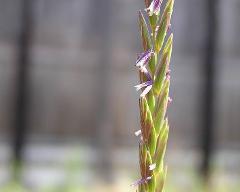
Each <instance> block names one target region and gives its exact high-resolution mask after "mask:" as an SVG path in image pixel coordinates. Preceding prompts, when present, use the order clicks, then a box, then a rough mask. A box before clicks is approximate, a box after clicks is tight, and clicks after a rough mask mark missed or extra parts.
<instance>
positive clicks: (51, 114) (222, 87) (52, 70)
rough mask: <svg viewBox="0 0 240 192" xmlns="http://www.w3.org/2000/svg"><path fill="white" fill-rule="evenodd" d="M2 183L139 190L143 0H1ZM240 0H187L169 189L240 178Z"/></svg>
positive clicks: (221, 184)
mask: <svg viewBox="0 0 240 192" xmlns="http://www.w3.org/2000/svg"><path fill="white" fill-rule="evenodd" d="M0 5H1V6H0V106H1V107H0V133H1V134H0V191H3V192H4V191H9V192H21V191H24V192H25V191H26V192H28V191H33V192H35V191H36V192H55V191H58V192H59V191H60V192H61V191H62V192H72V191H75V192H78V191H80V192H81V191H93V192H95V191H96V192H101V191H104V192H106V191H116V192H118V191H135V189H134V188H133V187H130V184H131V183H132V182H134V180H136V179H138V178H139V170H138V169H139V168H138V138H136V137H135V136H134V132H135V131H136V130H138V129H139V113H138V97H139V93H137V92H136V91H135V89H134V88H133V86H134V85H136V84H137V83H138V75H137V74H138V73H137V70H136V68H135V67H134V63H135V59H136V53H139V52H141V45H140V36H139V33H138V24H137V11H138V10H139V9H143V8H144V2H143V0H131V1H129V0H121V1H120V0H101V1H100V0H0ZM239 21H240V0H227V1H224V0H203V1H199V0H176V1H175V10H174V15H173V21H172V29H171V30H172V31H173V32H174V35H175V38H174V39H175V40H174V52H173V58H172V62H171V70H172V72H171V73H172V87H171V96H172V98H173V103H172V104H171V106H170V108H169V119H170V125H171V131H170V140H169V145H168V151H167V157H166V162H167V164H168V167H169V171H168V180H167V184H166V185H167V186H166V187H167V190H166V191H170V192H175V191H176V192H179V191H186V190H189V191H193V192H194V191H206V190H205V189H204V185H203V184H204V183H205V184H206V183H207V184H208V185H209V189H208V190H209V191H217V192H225V191H239V190H240V183H239V181H240V151H239V150H240V118H239V117H240V116H239V115H240V76H239V72H240V38H239V34H240V23H239Z"/></svg>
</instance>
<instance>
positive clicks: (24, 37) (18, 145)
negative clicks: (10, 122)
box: [13, 0, 31, 174]
mask: <svg viewBox="0 0 240 192" xmlns="http://www.w3.org/2000/svg"><path fill="white" fill-rule="evenodd" d="M21 8H22V10H21V17H20V22H21V27H20V32H19V41H18V61H17V77H16V108H15V121H14V136H13V160H14V163H16V164H15V168H18V165H20V166H21V163H22V158H23V146H24V142H25V136H26V126H27V118H26V115H27V101H28V69H29V45H30V34H31V0H22V4H21ZM16 166H17V167H16ZM15 171H16V169H15ZM17 174H18V173H17Z"/></svg>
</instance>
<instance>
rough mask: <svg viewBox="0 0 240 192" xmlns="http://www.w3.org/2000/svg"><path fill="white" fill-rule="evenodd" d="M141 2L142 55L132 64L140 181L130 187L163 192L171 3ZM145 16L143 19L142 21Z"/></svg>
mask: <svg viewBox="0 0 240 192" xmlns="http://www.w3.org/2000/svg"><path fill="white" fill-rule="evenodd" d="M162 3H163V0H152V1H150V0H145V5H146V9H145V13H143V12H142V11H139V26H140V33H141V39H142V47H143V53H141V54H140V55H139V57H138V59H137V61H136V65H135V66H136V67H137V69H138V71H139V77H140V84H139V85H136V86H135V88H136V89H137V91H140V90H141V91H142V93H141V94H140V98H139V110H140V123H141V129H140V130H138V131H136V132H135V135H136V136H139V137H140V142H139V164H140V173H141V178H140V179H139V180H137V181H136V182H135V183H134V184H133V186H137V188H138V189H137V191H138V192H163V191H164V183H165V179H166V173H167V167H166V166H165V164H164V156H165V150H166V146H167V140H168V133H169V124H168V119H167V115H166V112H167V107H168V105H169V103H171V101H172V99H171V98H170V97H169V87H170V69H169V64H170V59H171V54H172V44H173V34H169V32H168V31H169V28H170V22H171V16H172V12H173V5H174V0H166V2H165V7H164V9H162V6H163V4H162ZM144 15H146V17H144Z"/></svg>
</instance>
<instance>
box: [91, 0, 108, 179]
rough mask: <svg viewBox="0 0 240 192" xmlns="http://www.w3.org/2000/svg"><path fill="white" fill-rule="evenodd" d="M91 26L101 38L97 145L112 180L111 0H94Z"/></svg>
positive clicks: (101, 163) (101, 166)
mask: <svg viewBox="0 0 240 192" xmlns="http://www.w3.org/2000/svg"><path fill="white" fill-rule="evenodd" d="M91 3H92V4H91V8H92V9H93V11H91V17H92V20H91V28H92V30H94V34H93V35H94V36H95V37H96V39H97V42H98V44H97V50H96V51H97V52H99V54H100V55H99V60H98V65H99V66H98V68H97V69H98V73H97V74H98V79H97V84H98V86H97V96H98V97H97V100H98V102H97V103H98V105H97V109H96V115H97V119H96V127H95V138H96V140H95V146H96V147H97V151H98V160H97V163H98V165H97V166H98V171H99V174H100V176H102V177H101V178H102V179H104V180H105V181H111V180H112V176H113V174H112V155H111V153H112V142H113V125H112V122H111V119H112V117H111V106H110V102H111V101H110V95H111V90H110V87H111V63H110V58H111V32H110V30H111V26H110V23H111V8H112V7H111V4H112V1H111V0H102V1H99V0H94V1H92V2H91Z"/></svg>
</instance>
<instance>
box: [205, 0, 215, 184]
mask: <svg viewBox="0 0 240 192" xmlns="http://www.w3.org/2000/svg"><path fill="white" fill-rule="evenodd" d="M217 2H218V0H206V5H207V9H206V13H207V17H206V22H207V39H206V48H205V66H204V73H205V90H204V91H205V92H204V94H205V95H204V110H203V129H202V155H203V159H202V165H201V172H202V174H203V176H204V178H205V179H206V180H208V178H209V174H210V164H211V158H212V152H213V147H214V135H213V134H214V99H215V94H214V93H215V71H216V39H217Z"/></svg>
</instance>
